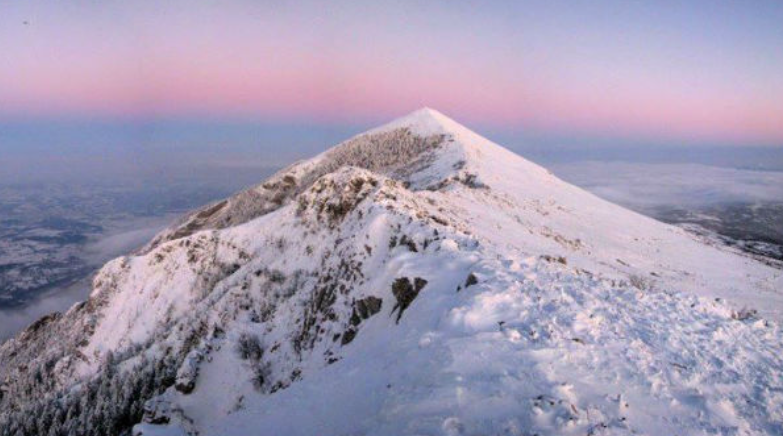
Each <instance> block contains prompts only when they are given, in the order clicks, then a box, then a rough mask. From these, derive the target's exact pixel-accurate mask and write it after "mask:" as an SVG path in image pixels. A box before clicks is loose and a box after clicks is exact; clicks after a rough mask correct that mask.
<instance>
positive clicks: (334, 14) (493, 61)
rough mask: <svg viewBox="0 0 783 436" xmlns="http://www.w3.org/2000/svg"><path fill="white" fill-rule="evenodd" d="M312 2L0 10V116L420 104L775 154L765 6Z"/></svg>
mask: <svg viewBox="0 0 783 436" xmlns="http://www.w3.org/2000/svg"><path fill="white" fill-rule="evenodd" d="M620 4H627V3H620ZM330 5H331V6H325V5H324V4H323V3H310V4H306V3H300V4H297V6H290V5H287V4H283V3H277V2H271V3H265V2H262V3H244V2H229V3H227V4H224V3H220V4H218V3H202V4H199V5H198V6H190V4H189V3H186V2H184V1H183V2H179V1H174V2H167V3H166V4H165V5H160V4H158V3H153V2H150V3H146V2H141V3H139V4H134V5H133V7H130V6H124V5H123V4H122V3H113V2H108V3H106V4H102V5H101V6H96V5H95V4H92V3H86V2H85V3H80V2H75V3H73V4H67V5H56V6H52V5H51V4H48V3H43V2H42V3H40V4H39V3H36V2H30V3H24V4H21V3H19V4H16V3H14V4H13V5H11V6H3V7H4V8H6V9H8V10H6V11H3V12H4V13H2V14H0V52H2V53H3V56H2V58H0V105H2V106H0V116H34V117H35V116H61V115H63V116H108V117H118V116H119V117H156V116H163V117H170V116H171V117H180V116H208V117H224V118H231V117H241V118H259V119H283V120H315V121H319V122H333V123H344V122H355V121H367V120H383V119H386V118H389V117H392V116H395V115H399V114H401V113H405V112H408V111H411V110H413V109H416V108H418V107H421V106H431V107H434V108H437V109H439V110H441V111H443V112H445V113H447V114H450V115H452V116H454V117H455V118H457V119H459V120H461V121H463V122H465V123H467V124H471V123H478V124H481V125H486V126H491V127H493V128H501V129H508V130H515V129H517V130H518V129H525V128H534V129H539V130H541V129H543V130H552V131H562V132H568V133H579V132H585V133H593V134H604V135H610V136H631V137H643V138H671V139H681V140H699V141H705V140H706V141H713V140H714V141H721V142H736V143H748V144H767V145H782V144H783V54H781V52H783V50H780V47H783V31H780V30H779V28H780V27H781V26H779V24H775V23H779V22H781V21H775V20H774V18H775V17H776V15H775V14H779V15H780V17H779V18H781V20H783V14H781V8H778V7H772V6H770V8H771V9H770V8H768V9H769V10H765V9H764V8H762V7H759V9H758V10H756V11H749V10H746V9H747V8H746V9H741V10H739V12H738V11H737V10H733V9H732V10H728V9H726V8H725V7H723V8H722V7H713V8H707V9H708V10H707V9H701V10H699V9H698V8H690V9H689V8H684V7H679V9H678V8H674V7H669V8H664V9H661V10H655V9H654V8H652V7H651V6H645V7H641V6H638V5H637V6H633V7H626V8H625V9H623V8H619V9H618V7H617V5H612V4H606V3H605V4H601V5H599V4H596V5H595V6H594V7H591V8H590V9H587V10H585V9H584V8H585V6H581V9H573V8H569V7H568V4H567V3H564V4H555V3H552V4H549V5H546V6H544V5H542V3H535V4H533V5H527V6H526V7H522V6H520V5H518V4H517V3H513V2H509V3H508V4H505V5H504V6H503V7H501V6H500V4H495V5H493V6H492V7H480V6H479V5H478V4H472V3H470V2H465V3H459V4H458V5H457V6H452V3H451V2H449V3H448V4H447V3H446V2H433V3H431V4H429V5H428V6H426V7H423V6H420V5H417V4H415V3H409V2H395V3H392V2H387V3H386V4H380V5H372V6H356V5H355V4H353V3H347V2H345V3H341V2H336V3H330ZM702 6H704V5H702ZM759 6H764V5H763V4H762V3H759ZM773 6H774V5H773ZM25 21H27V24H25ZM776 26H777V27H776Z"/></svg>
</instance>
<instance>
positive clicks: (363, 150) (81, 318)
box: [0, 108, 783, 436]
mask: <svg viewBox="0 0 783 436" xmlns="http://www.w3.org/2000/svg"><path fill="white" fill-rule="evenodd" d="M781 288H783V277H782V275H781V269H780V266H779V265H767V264H764V263H762V262H759V261H758V260H756V259H754V258H750V257H747V256H745V255H743V254H741V253H739V252H737V251H734V250H731V249H729V248H724V247H715V246H710V245H707V244H706V243H704V242H702V241H701V240H699V239H697V238H696V237H695V236H692V235H691V234H689V233H687V232H685V231H684V230H682V229H679V228H676V227H672V226H669V225H665V224H662V223H660V222H657V221H655V220H652V219H650V218H647V217H644V216H641V215H638V214H636V213H634V212H631V211H628V210H626V209H624V208H622V207H619V206H617V205H614V204H612V203H609V202H606V201H604V200H602V199H600V198H598V197H595V196H593V195H592V194H589V193H587V192H585V191H583V190H581V189H579V188H577V187H574V186H572V185H569V184H567V183H565V182H563V181H561V180H560V179H558V178H557V177H555V176H554V175H552V174H551V173H550V172H549V171H547V170H546V169H544V168H542V167H540V166H538V165H536V164H533V163H531V162H529V161H527V160H525V159H523V158H522V157H520V156H518V155H516V154H514V153H512V152H510V151H508V150H506V149H504V148H502V147H500V146H499V145H497V144H494V143H492V142H491V141H489V140H487V139H485V138H483V137H481V136H480V135H478V134H476V133H474V132H472V131H471V130H469V129H467V128H465V127H463V126H461V125H460V124H458V123H456V122H455V121H453V120H451V119H450V118H448V117H446V116H445V115H443V114H441V113H439V112H437V111H435V110H432V109H426V108H425V109H420V110H418V111H416V112H414V113H412V114H410V115H408V116H405V117H403V118H400V119H398V120H395V121H392V122H391V123H389V124H386V125H384V126H382V127H379V128H376V129H373V130H370V131H368V132H366V133H363V134H360V135H358V136H356V137H354V138H351V139H349V140H347V141H345V142H343V143H341V144H339V145H337V146H336V147H334V148H332V149H329V150H327V151H326V152H324V153H322V154H320V155H318V156H316V157H314V158H312V159H309V160H306V161H302V162H298V163H295V164H293V165H291V166H290V167H288V168H285V169H283V170H281V171H280V172H278V173H277V174H275V175H274V176H272V177H271V178H269V179H268V180H266V181H265V182H263V183H261V184H260V185H258V186H255V187H252V188H250V189H247V190H245V191H242V192H240V193H237V194H236V195H234V196H231V197H229V198H227V199H226V200H223V201H220V202H217V203H214V204H211V205H207V206H205V207H204V208H202V209H200V210H197V211H194V212H193V213H190V214H188V215H187V216H185V217H183V218H182V219H181V220H179V221H178V222H177V223H175V224H174V225H172V226H171V227H170V228H168V229H166V230H165V231H163V232H161V233H160V234H159V235H157V236H156V237H155V238H154V239H153V240H152V241H151V242H150V243H149V244H148V245H147V246H145V247H144V248H143V249H141V250H139V251H138V252H136V253H133V254H131V255H128V256H125V257H122V258H118V259H115V260H113V261H111V262H109V263H108V264H107V265H106V266H104V267H103V268H102V269H101V271H100V272H99V273H98V274H97V276H96V277H95V279H94V282H93V291H92V294H91V295H90V298H89V299H88V300H87V301H85V302H83V303H79V304H77V305H75V306H74V307H72V308H71V309H70V310H68V311H67V312H66V313H63V314H53V315H50V316H47V317H45V318H42V319H41V320H39V321H37V322H36V323H34V324H33V325H31V326H30V327H29V328H27V329H26V330H25V331H23V332H22V333H20V334H19V335H18V336H17V337H16V338H14V339H12V340H9V341H8V342H6V343H5V344H3V345H2V347H0V435H9V436H10V435H17V434H23V435H25V434H26V435H33V434H50V435H103V434H127V433H129V432H131V429H133V430H132V432H133V434H136V435H155V434H167V435H185V434H187V435H196V434H198V435H241V434H261V435H280V434H286V435H313V434H320V435H349V434H350V435H365V434H366V435H407V434H411V435H413V434H433V435H435V434H443V435H460V434H465V435H472V434H482V435H493V434H504V435H505V434H508V435H529V434H541V435H543V434H557V435H562V434H575V435H576V434H579V435H583V434H593V435H599V434H611V435H625V434H628V435H630V434H727V435H728V434H732V435H736V434H780V433H781V432H783V424H781V423H782V422H783V414H781V410H783V407H781V406H782V405H783V380H781V377H780V374H781V373H783V358H781V357H780V356H783V341H781V339H783V332H782V331H781V328H780V326H779V324H778V323H779V321H780V320H781V318H783V295H781V292H780V289H781ZM754 309H755V310H754Z"/></svg>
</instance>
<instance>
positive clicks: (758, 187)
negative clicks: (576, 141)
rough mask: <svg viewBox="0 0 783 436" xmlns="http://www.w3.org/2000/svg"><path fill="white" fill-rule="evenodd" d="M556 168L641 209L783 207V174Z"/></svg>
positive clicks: (677, 167) (673, 167)
mask: <svg viewBox="0 0 783 436" xmlns="http://www.w3.org/2000/svg"><path fill="white" fill-rule="evenodd" d="M551 169H552V171H554V172H555V174H557V175H558V177H561V178H562V179H564V180H566V181H568V182H570V183H573V184H575V185H577V186H580V187H582V188H584V189H587V190H588V191H590V192H592V193H594V194H596V195H598V196H600V197H602V198H605V199H607V200H609V201H612V202H615V203H618V204H621V205H623V206H626V207H630V208H634V209H637V210H649V209H653V208H656V207H659V206H681V207H687V208H692V207H701V206H710V205H717V204H726V203H767V202H783V172H775V171H752V170H740V169H732V168H719V167H713V166H708V165H698V164H640V163H625V162H578V163H569V164H559V165H553V166H551Z"/></svg>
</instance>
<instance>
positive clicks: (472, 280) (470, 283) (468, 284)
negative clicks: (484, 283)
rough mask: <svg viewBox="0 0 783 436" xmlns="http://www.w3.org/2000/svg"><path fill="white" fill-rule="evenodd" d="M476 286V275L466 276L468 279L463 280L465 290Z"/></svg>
mask: <svg viewBox="0 0 783 436" xmlns="http://www.w3.org/2000/svg"><path fill="white" fill-rule="evenodd" d="M476 284H478V278H477V277H476V275H475V274H473V273H470V274H468V278H467V279H465V288H466V289H467V288H469V287H471V286H473V285H476Z"/></svg>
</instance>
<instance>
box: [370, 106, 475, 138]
mask: <svg viewBox="0 0 783 436" xmlns="http://www.w3.org/2000/svg"><path fill="white" fill-rule="evenodd" d="M403 127H407V128H410V129H411V130H412V131H413V132H414V133H416V134H419V135H423V136H428V135H437V134H455V133H458V132H459V131H462V130H466V128H465V127H463V126H462V125H460V124H459V123H457V122H456V121H454V120H452V119H451V118H449V117H447V116H446V115H444V114H442V113H441V112H438V111H437V110H435V109H432V108H429V107H423V108H421V109H417V110H415V111H413V112H411V113H409V114H407V115H404V116H401V117H399V118H396V119H394V120H392V121H390V122H389V123H386V124H384V125H382V126H380V127H376V128H374V129H371V130H368V131H367V132H365V133H366V134H372V133H375V132H380V131H388V130H394V129H398V128H403Z"/></svg>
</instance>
